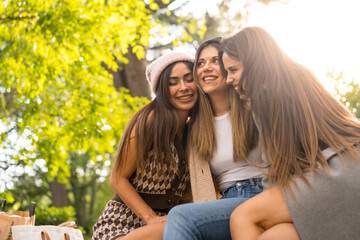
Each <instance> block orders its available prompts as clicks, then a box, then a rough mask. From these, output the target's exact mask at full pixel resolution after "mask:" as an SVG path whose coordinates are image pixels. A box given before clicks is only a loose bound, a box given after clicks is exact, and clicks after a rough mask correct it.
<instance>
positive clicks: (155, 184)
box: [92, 137, 191, 240]
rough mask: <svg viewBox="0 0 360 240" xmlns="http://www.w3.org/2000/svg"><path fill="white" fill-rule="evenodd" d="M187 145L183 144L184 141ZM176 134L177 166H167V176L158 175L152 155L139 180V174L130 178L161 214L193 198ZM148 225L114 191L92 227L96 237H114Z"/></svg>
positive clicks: (152, 206)
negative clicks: (112, 196) (113, 194)
mask: <svg viewBox="0 0 360 240" xmlns="http://www.w3.org/2000/svg"><path fill="white" fill-rule="evenodd" d="M183 144H184V143H183ZM183 144H182V143H181V142H180V140H179V139H178V137H175V141H174V145H173V146H172V155H173V159H175V162H176V167H172V168H165V169H164V170H165V174H164V176H161V175H162V174H159V176H158V175H157V173H156V172H157V171H156V168H157V166H156V162H155V161H154V159H153V158H152V157H151V156H152V154H151V153H150V158H149V161H148V163H147V165H146V167H145V170H146V171H145V174H144V175H143V176H142V177H141V178H140V179H139V178H137V177H136V173H135V174H134V175H133V176H132V177H131V178H130V179H129V181H130V183H131V184H132V185H133V187H134V188H135V190H136V191H137V192H138V193H139V195H140V196H141V197H142V198H143V199H144V201H145V202H146V203H147V204H148V205H149V206H150V207H151V208H153V209H154V210H155V212H156V213H157V214H158V215H164V214H166V213H167V212H168V211H169V210H170V209H171V208H172V207H173V206H176V205H178V204H180V203H183V202H186V201H187V202H188V201H189V199H191V189H190V174H189V167H188V164H187V161H186V158H185V152H184V149H183V146H184V145H185V144H184V145H183ZM144 225H146V224H145V222H144V221H142V220H141V219H140V218H139V217H138V216H137V215H136V214H135V213H134V212H133V211H132V210H131V209H130V208H129V207H128V206H127V205H126V204H124V203H123V201H122V200H121V198H120V197H119V196H118V195H117V194H115V196H114V198H113V199H112V200H110V201H109V202H108V203H107V205H106V206H105V209H104V210H103V212H102V213H101V215H100V217H99V220H98V221H97V223H96V224H95V225H94V227H93V231H94V233H93V237H92V239H93V240H98V239H99V240H100V239H101V240H103V239H106V240H107V239H109V240H110V239H115V238H116V237H118V236H122V235H126V234H128V233H129V232H130V231H132V230H134V229H136V228H138V227H141V226H144Z"/></svg>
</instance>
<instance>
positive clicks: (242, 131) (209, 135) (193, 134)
mask: <svg viewBox="0 0 360 240" xmlns="http://www.w3.org/2000/svg"><path fill="white" fill-rule="evenodd" d="M220 39H221V38H213V39H210V40H208V41H206V42H204V43H203V44H201V45H200V47H199V48H198V49H197V52H196V54H195V65H194V71H193V73H194V79H195V83H196V85H197V86H198V88H199V109H198V111H197V112H194V114H193V116H192V118H193V119H192V120H193V123H192V124H191V128H190V140H191V144H192V146H193V147H194V149H195V151H196V152H197V154H198V155H199V156H200V157H201V158H203V159H205V160H208V161H209V160H210V159H211V157H212V154H213V152H214V150H216V148H217V145H216V136H215V126H214V112H213V109H212V106H211V103H210V99H209V97H208V96H207V94H206V93H205V92H204V90H203V89H202V88H201V85H200V82H199V79H198V76H197V62H198V59H199V56H200V54H201V52H202V51H203V50H204V49H206V48H207V47H210V46H212V47H215V48H216V49H218V50H219V47H220V45H219V42H220ZM219 56H220V54H219ZM220 67H221V70H222V74H223V75H224V74H225V73H224V69H223V67H222V65H221V64H220ZM224 77H225V76H224ZM229 102H230V117H231V126H232V138H233V158H234V161H246V160H247V156H248V154H249V152H250V150H251V149H252V148H253V147H254V146H255V145H256V143H257V133H258V131H257V128H256V126H255V124H254V121H253V118H252V114H251V111H250V110H249V109H247V108H246V107H245V104H244V102H243V101H242V100H241V99H240V98H239V97H238V95H237V94H236V92H235V91H234V89H233V88H230V95H229Z"/></svg>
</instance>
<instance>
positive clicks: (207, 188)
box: [189, 147, 216, 202]
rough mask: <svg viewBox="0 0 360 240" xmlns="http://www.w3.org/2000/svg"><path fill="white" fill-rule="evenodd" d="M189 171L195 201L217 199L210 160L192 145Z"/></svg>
mask: <svg viewBox="0 0 360 240" xmlns="http://www.w3.org/2000/svg"><path fill="white" fill-rule="evenodd" d="M189 171H190V184H191V191H192V196H193V201H194V202H203V201H211V200H216V192H215V187H214V183H213V179H212V176H211V172H210V165H209V162H208V161H207V160H205V159H202V158H200V157H199V156H197V154H196V152H195V150H194V149H193V148H192V147H190V151H189Z"/></svg>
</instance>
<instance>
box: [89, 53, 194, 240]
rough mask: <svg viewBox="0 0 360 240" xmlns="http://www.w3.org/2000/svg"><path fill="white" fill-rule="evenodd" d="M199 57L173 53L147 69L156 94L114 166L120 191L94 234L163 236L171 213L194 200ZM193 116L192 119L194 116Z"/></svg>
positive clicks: (122, 143) (107, 236)
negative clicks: (191, 133) (191, 154)
mask: <svg viewBox="0 0 360 240" xmlns="http://www.w3.org/2000/svg"><path fill="white" fill-rule="evenodd" d="M193 62H194V56H192V55H191V54H187V53H184V52H170V53H167V54H165V55H163V56H162V57H160V58H158V59H157V60H155V61H154V62H152V63H151V64H150V65H149V66H148V67H147V69H146V76H147V79H148V80H149V82H150V84H151V86H152V89H153V91H154V93H155V94H156V97H155V99H154V100H152V101H151V102H150V103H149V104H147V105H146V106H144V107H143V108H142V109H140V110H139V111H138V112H137V113H135V115H134V116H133V117H132V119H131V121H130V122H129V124H128V126H127V127H126V129H125V131H124V133H123V135H122V138H121V141H120V145H119V148H118V151H117V154H116V158H115V161H114V163H113V166H112V169H111V176H110V184H111V186H112V188H113V189H114V190H115V196H114V198H113V199H112V200H110V201H109V202H108V203H107V205H106V206H105V209H104V211H103V212H102V213H101V215H100V217H99V220H98V222H97V223H96V224H95V225H94V228H93V229H94V234H93V237H92V239H93V240H97V239H120V238H121V239H162V228H163V227H164V225H165V221H166V214H167V212H168V211H169V210H170V209H171V208H172V207H173V206H176V205H178V204H180V203H183V202H189V201H191V191H190V183H189V181H190V175H189V169H188V164H187V160H186V157H185V149H184V147H185V145H186V139H187V134H186V129H187V124H188V121H189V120H188V119H189V117H190V116H191V111H192V109H193V108H194V107H196V104H197V100H198V90H197V87H196V84H195V82H194V80H193V74H192V69H193ZM190 121H191V118H190Z"/></svg>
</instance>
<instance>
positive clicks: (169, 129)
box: [112, 61, 194, 177]
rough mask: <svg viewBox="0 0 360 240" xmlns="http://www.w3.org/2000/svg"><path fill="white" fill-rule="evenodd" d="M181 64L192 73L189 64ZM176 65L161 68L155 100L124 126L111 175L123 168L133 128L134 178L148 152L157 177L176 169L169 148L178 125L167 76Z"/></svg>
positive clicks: (141, 170)
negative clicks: (134, 150)
mask: <svg viewBox="0 0 360 240" xmlns="http://www.w3.org/2000/svg"><path fill="white" fill-rule="evenodd" d="M181 62H182V63H184V64H185V65H186V66H187V68H188V69H189V70H191V71H192V69H193V66H194V65H193V63H191V62H188V61H181ZM177 63H178V62H175V63H172V64H170V65H169V66H167V67H166V68H165V70H164V71H163V72H162V73H161V75H160V77H159V82H158V85H157V88H156V97H155V99H154V100H152V101H151V102H150V103H149V104H147V105H145V106H144V107H143V108H141V109H140V110H139V111H137V112H136V113H135V114H134V116H133V117H132V119H131V120H130V122H129V123H128V125H127V126H126V128H125V130H124V133H123V135H122V137H121V140H120V144H119V147H118V151H117V153H116V157H115V161H114V164H113V167H112V174H118V172H119V171H118V170H119V168H121V167H123V166H124V162H125V157H126V155H127V151H128V147H129V142H130V139H131V132H132V130H133V129H134V128H135V142H136V163H137V170H136V173H137V176H138V177H140V176H142V175H143V174H144V172H145V166H146V162H147V161H148V159H149V157H150V153H151V154H152V157H153V159H154V161H155V162H156V166H157V168H156V169H157V173H156V174H157V176H162V175H163V174H165V173H164V170H165V169H166V168H165V166H166V167H167V169H169V167H176V164H175V161H174V159H173V155H172V149H171V148H172V145H173V143H174V138H175V135H176V131H177V128H178V125H179V123H178V119H177V115H176V113H175V110H174V108H173V106H172V105H171V104H170V101H169V76H170V73H171V70H172V69H173V67H174V66H175V64H177Z"/></svg>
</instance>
